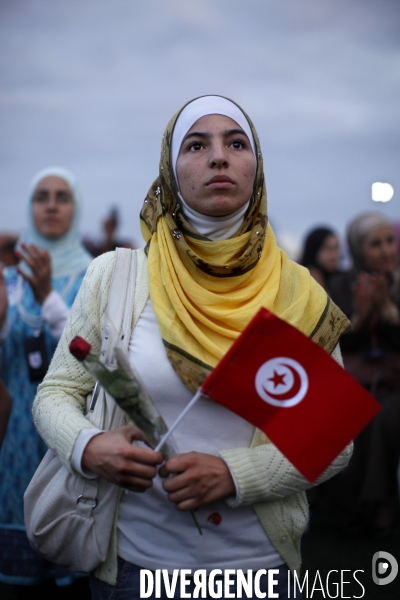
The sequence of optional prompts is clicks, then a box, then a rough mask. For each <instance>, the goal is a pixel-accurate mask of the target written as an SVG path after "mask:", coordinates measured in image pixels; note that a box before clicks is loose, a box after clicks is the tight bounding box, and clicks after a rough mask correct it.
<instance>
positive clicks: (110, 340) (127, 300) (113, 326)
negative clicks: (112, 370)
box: [88, 248, 137, 426]
mask: <svg viewBox="0 0 400 600" xmlns="http://www.w3.org/2000/svg"><path fill="white" fill-rule="evenodd" d="M136 273H137V255H136V251H135V250H130V249H129V248H117V249H116V250H115V263H114V268H113V272H112V275H111V283H110V289H109V292H108V302H107V311H106V319H105V325H104V328H103V332H102V342H101V350H100V357H101V359H102V361H103V362H104V363H105V364H106V365H108V366H110V367H113V366H116V361H115V355H114V350H115V348H116V346H118V345H122V347H123V348H124V349H125V350H127V349H128V346H129V341H130V338H131V333H132V313H133V305H134V298H135V288H136ZM100 389H101V388H100V386H99V384H98V383H96V385H95V387H94V390H93V393H92V394H91V397H90V400H89V402H88V405H89V406H88V412H89V414H90V413H91V415H92V416H91V418H90V420H91V421H92V422H93V423H95V424H96V425H97V426H102V425H103V423H104V419H105V415H104V409H105V407H104V406H100V405H99V404H103V403H98V402H97V400H98V397H99V393H100ZM96 406H97V410H96V415H94V414H93V412H94V410H95V407H96ZM100 424H101V425H100Z"/></svg>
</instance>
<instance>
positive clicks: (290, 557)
mask: <svg viewBox="0 0 400 600" xmlns="http://www.w3.org/2000/svg"><path fill="white" fill-rule="evenodd" d="M137 259H138V270H137V280H136V290H135V301H134V307H133V314H132V328H133V327H134V326H135V324H136V323H137V321H138V319H139V317H140V314H141V312H142V310H143V309H144V306H145V304H146V302H147V299H148V296H149V285H148V271H147V258H146V255H145V253H144V250H138V251H137ZM114 261H115V253H114V252H109V253H107V254H103V255H102V256H100V257H98V258H97V259H95V260H94V261H93V262H92V263H91V265H90V267H89V269H88V271H87V273H86V276H85V278H84V281H83V283H82V286H81V289H80V291H79V293H78V295H77V297H76V300H75V302H74V304H73V306H72V308H71V312H70V316H69V319H68V322H67V325H66V327H65V329H64V332H63V335H62V337H61V339H60V342H59V344H58V346H57V349H56V352H55V354H54V357H53V360H52V362H51V365H50V368H49V371H48V373H47V375H46V377H45V379H44V381H43V382H42V384H41V385H40V386H39V388H38V393H37V396H36V398H35V402H34V405H33V418H34V422H35V425H36V427H37V430H38V431H39V433H40V435H41V436H42V438H43V439H44V441H45V442H46V444H47V445H48V446H49V447H50V448H51V449H52V450H53V451H54V452H56V453H57V454H58V456H59V457H60V460H61V462H62V463H63V464H64V465H65V466H66V467H67V469H69V470H70V471H71V472H74V471H73V468H72V466H71V456H72V452H73V448H74V444H75V441H76V439H77V437H78V435H79V433H80V431H81V430H82V429H84V428H88V427H91V426H92V425H91V423H89V422H88V421H87V419H85V418H84V410H85V406H86V396H87V395H88V394H89V393H90V392H91V391H92V387H93V379H92V378H91V377H90V375H88V373H87V372H86V371H85V369H84V367H83V366H82V365H81V364H80V363H78V362H77V361H76V360H75V359H74V358H73V357H72V356H71V354H70V352H69V350H68V344H69V342H70V341H71V339H72V338H73V337H75V336H76V335H80V336H82V337H83V338H84V339H86V340H87V341H88V342H89V343H90V344H92V348H93V350H94V352H96V351H97V352H99V351H100V346H101V333H102V328H103V326H104V321H105V314H106V307H107V298H108V291H109V287H110V281H111V274H112V270H113V265H114ZM333 356H334V357H335V358H336V360H337V361H338V362H340V363H341V356H340V350H339V346H338V345H337V346H336V348H335V350H334V352H333ZM351 453H352V443H351V444H349V445H348V446H347V447H346V448H345V449H344V450H343V452H342V453H341V454H339V456H338V457H337V458H336V459H335V460H334V461H333V463H332V464H331V465H330V466H329V468H328V469H327V470H326V472H325V473H324V474H323V475H322V476H321V477H320V479H319V480H318V481H317V483H321V482H322V481H325V480H327V479H329V478H330V477H332V476H333V475H335V474H336V473H338V472H339V471H341V470H342V469H343V468H344V467H345V466H346V465H347V463H348V461H349V459H350V457H351ZM220 455H221V456H222V458H223V459H224V460H225V462H226V463H227V464H228V466H229V468H230V469H231V471H232V473H233V475H234V477H235V480H236V482H237V485H238V494H237V498H236V501H235V502H234V503H233V504H232V503H231V502H230V503H229V504H230V505H231V506H233V507H235V506H240V505H249V504H251V505H253V507H254V510H255V512H256V514H257V515H258V517H259V519H260V522H261V524H262V526H263V527H264V529H265V531H266V533H267V535H268V537H269V539H270V541H271V542H272V544H273V545H274V546H275V548H276V549H277V551H278V552H279V553H280V555H281V556H282V558H283V560H284V561H285V562H286V564H287V565H288V567H289V568H290V569H291V570H298V569H299V568H300V561H301V559H300V541H301V536H302V534H303V532H304V530H305V528H306V525H307V521H308V504H307V499H306V495H305V490H307V489H308V488H310V487H311V484H310V483H309V482H308V481H307V480H306V479H305V478H304V477H303V476H302V475H301V474H300V473H299V472H298V471H297V470H296V469H295V468H294V467H293V465H292V464H291V463H290V462H289V461H288V460H287V459H286V458H285V457H284V456H283V454H282V453H281V452H280V451H279V450H278V449H277V448H276V447H275V446H274V445H273V444H272V443H270V442H269V440H268V438H267V437H266V436H265V435H264V434H263V433H262V432H261V431H259V430H257V429H256V431H255V434H254V438H253V441H252V444H251V447H250V448H236V449H233V450H224V451H222V452H221V453H220ZM117 520H118V509H117V511H116V515H115V522H114V530H113V534H112V538H111V541H110V547H109V552H108V556H107V559H106V561H105V562H104V563H102V564H101V565H100V566H99V567H98V568H97V569H96V571H95V573H94V574H95V576H96V577H98V578H99V579H102V580H103V581H106V582H108V583H110V584H111V585H115V584H116V579H117V560H116V557H117V544H116V539H117Z"/></svg>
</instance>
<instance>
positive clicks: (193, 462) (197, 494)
mask: <svg viewBox="0 0 400 600" xmlns="http://www.w3.org/2000/svg"><path fill="white" fill-rule="evenodd" d="M159 473H160V475H161V476H162V477H167V479H166V480H165V481H164V482H163V487H164V489H165V491H166V492H167V493H168V498H169V500H170V501H171V502H174V503H175V504H176V506H177V508H178V509H179V510H190V509H193V508H198V507H199V506H203V505H204V504H209V503H210V502H215V501H216V500H219V499H221V498H226V497H228V496H230V495H232V494H234V493H235V484H234V482H233V479H232V476H231V474H230V471H229V469H228V466H227V464H226V463H225V461H224V460H222V458H220V457H218V456H213V455H211V454H203V453H199V452H188V453H187V454H181V455H180V456H177V457H174V458H171V459H170V460H168V461H167V462H166V463H165V464H164V465H163V466H162V467H161V468H160V470H159ZM169 475H170V477H168V476H169Z"/></svg>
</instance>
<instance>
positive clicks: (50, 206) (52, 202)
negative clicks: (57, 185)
mask: <svg viewBox="0 0 400 600" xmlns="http://www.w3.org/2000/svg"><path fill="white" fill-rule="evenodd" d="M46 208H47V210H57V208H58V202H57V197H56V194H52V193H50V194H49V199H48V201H47V205H46Z"/></svg>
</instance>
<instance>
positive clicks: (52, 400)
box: [32, 252, 115, 470]
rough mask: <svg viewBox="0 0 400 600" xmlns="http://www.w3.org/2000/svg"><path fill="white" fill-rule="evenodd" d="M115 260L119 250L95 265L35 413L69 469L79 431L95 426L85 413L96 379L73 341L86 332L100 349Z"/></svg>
mask: <svg viewBox="0 0 400 600" xmlns="http://www.w3.org/2000/svg"><path fill="white" fill-rule="evenodd" d="M114 260H115V254H114V252H109V253H107V254H103V255H101V256H99V257H98V258H96V259H95V260H94V261H93V262H92V263H91V265H90V266H89V268H88V270H87V273H86V275H85V277H84V279H83V282H82V285H81V287H80V290H79V292H78V294H77V296H76V299H75V301H74V304H73V305H72V307H71V311H70V314H69V318H68V321H67V324H66V326H65V329H64V331H63V334H62V336H61V338H60V341H59V343H58V345H57V348H56V351H55V353H54V356H53V359H52V361H51V364H50V367H49V370H48V372H47V375H46V377H45V378H44V380H43V382H42V383H41V384H40V386H39V387H38V392H37V395H36V398H35V401H34V404H33V409H32V412H33V419H34V423H35V426H36V428H37V430H38V432H39V434H40V435H41V437H42V438H43V440H44V441H45V443H46V444H47V445H48V446H49V448H51V449H52V450H53V451H54V452H56V453H57V455H58V456H59V458H60V460H61V462H62V463H63V464H64V465H65V467H67V468H68V469H69V470H71V467H70V458H71V454H72V450H73V447H74V444H75V440H76V438H77V436H78V435H79V432H80V431H81V430H82V429H84V428H88V427H92V425H91V423H89V421H88V420H87V419H85V418H84V415H83V413H84V409H85V406H86V396H87V395H88V394H89V393H90V392H91V391H92V389H93V385H94V381H93V379H92V377H91V376H90V375H89V374H88V372H87V371H86V370H85V369H84V367H83V366H82V365H81V364H80V363H79V362H78V361H77V360H76V359H75V358H74V357H73V356H72V355H71V353H70V352H69V349H68V347H69V343H70V341H71V340H72V339H73V338H74V337H75V336H76V335H80V336H81V337H83V338H84V339H85V340H87V341H88V342H89V343H90V344H91V345H92V349H93V351H94V352H100V347H101V332H102V328H103V323H104V319H105V314H106V308H107V300H108V291H109V287H110V281H111V274H112V269H113V265H114Z"/></svg>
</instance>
